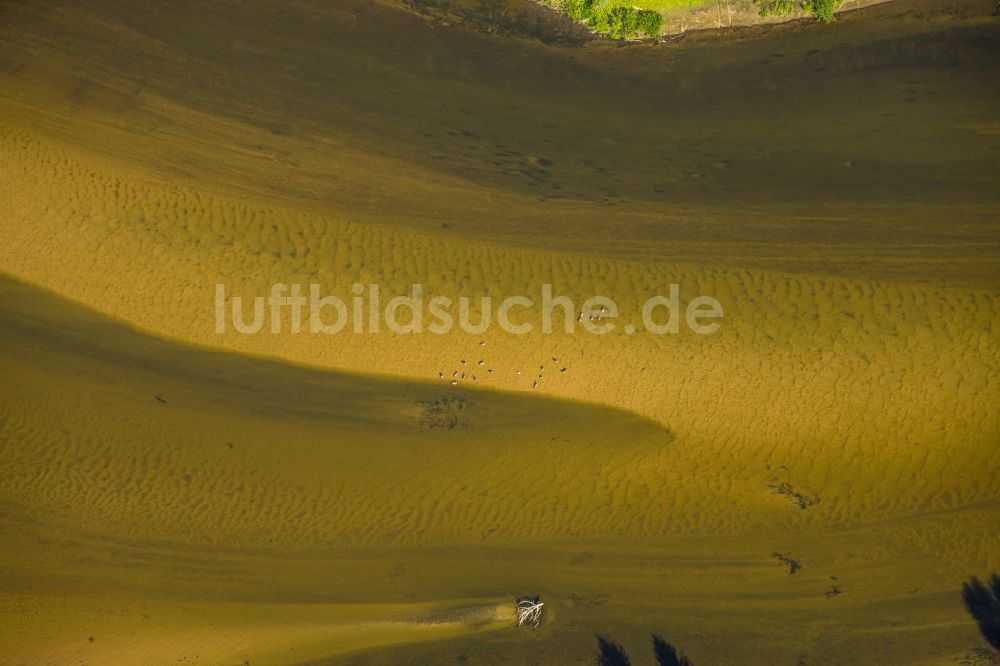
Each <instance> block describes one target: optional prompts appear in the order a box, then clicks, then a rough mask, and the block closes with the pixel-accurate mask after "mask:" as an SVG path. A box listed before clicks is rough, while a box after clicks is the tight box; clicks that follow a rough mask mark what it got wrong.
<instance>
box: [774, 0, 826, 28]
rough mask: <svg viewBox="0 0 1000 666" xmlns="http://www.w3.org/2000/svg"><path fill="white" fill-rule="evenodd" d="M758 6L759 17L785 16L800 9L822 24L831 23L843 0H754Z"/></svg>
mask: <svg viewBox="0 0 1000 666" xmlns="http://www.w3.org/2000/svg"><path fill="white" fill-rule="evenodd" d="M754 1H755V2H756V3H757V4H758V5H759V6H760V15H761V16H787V15H789V14H791V13H792V12H794V11H795V9H796V8H801V9H802V10H804V11H807V12H809V13H810V14H812V15H813V16H815V17H816V20H817V21H820V22H822V23H833V22H834V21H836V20H837V18H836V17H835V16H834V15H833V12H834V11H836V9H837V7H839V6H840V4H841V2H842V1H843V0H754Z"/></svg>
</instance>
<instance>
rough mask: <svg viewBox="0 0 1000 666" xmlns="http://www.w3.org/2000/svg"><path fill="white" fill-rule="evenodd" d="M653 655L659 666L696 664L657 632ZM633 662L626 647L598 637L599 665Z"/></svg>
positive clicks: (611, 665)
mask: <svg viewBox="0 0 1000 666" xmlns="http://www.w3.org/2000/svg"><path fill="white" fill-rule="evenodd" d="M653 656H654V657H655V658H656V663H657V664H659V666H694V665H693V664H692V663H691V662H690V661H689V660H688V658H687V657H685V656H684V654H683V653H681V652H678V650H677V648H675V647H674V646H673V645H671V644H670V643H668V642H666V641H665V640H663V638H662V637H660V636H657V635H656V634H653ZM631 663H632V662H631V661H630V660H629V658H628V654H626V652H625V648H623V647H622V646H621V645H619V644H618V643H615V642H614V641H613V640H611V639H610V638H604V637H603V636H598V637H597V666H630V664H631Z"/></svg>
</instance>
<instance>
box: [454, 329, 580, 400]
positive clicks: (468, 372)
mask: <svg viewBox="0 0 1000 666" xmlns="http://www.w3.org/2000/svg"><path fill="white" fill-rule="evenodd" d="M479 346H480V347H485V346H486V341H485V340H480V342H479ZM551 358H552V363H554V364H556V368H557V369H558V370H559V373H560V374H563V375H564V374H566V368H565V367H559V365H558V364H559V358H558V357H556V356H552V357H551ZM458 363H459V366H460V367H459V369H457V370H452V371H451V374H450V375H449V374H447V373H446V372H439V373H438V378H439V379H444V380H447V381H448V382H449V383H450V384H451V385H452V386H457V385H458V384H459V383H460V382H466V381H471V382H472V383H473V384H478V383H479V379H480V377H482V378H483V379H485V378H487V377H488V376H489V375H492V374H494V373H493V368H490V367H487V366H486V359H483V358H480V359H479V360H478V361H475V362H472V361H469V360H467V359H464V358H462V359H459V361H458ZM474 371H475V372H474ZM477 372H478V373H479V374H478V375H477V374H476V373H477ZM514 373H515V375H516V376H518V377H522V376H527V377H528V378H530V379H532V384H531V388H533V389H537V388H538V386H539V383H540V382H541V381H542V380H543V379H544V378H545V364H544V363H543V364H540V365H539V366H538V373H537V374H536V373H535V372H534V371H530V372H528V373H527V375H526V374H525V372H523V371H522V370H521V369H517V370H515V371H514Z"/></svg>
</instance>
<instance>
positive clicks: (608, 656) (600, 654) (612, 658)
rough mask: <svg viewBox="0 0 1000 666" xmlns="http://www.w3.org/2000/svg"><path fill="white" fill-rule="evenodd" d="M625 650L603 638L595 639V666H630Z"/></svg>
mask: <svg viewBox="0 0 1000 666" xmlns="http://www.w3.org/2000/svg"><path fill="white" fill-rule="evenodd" d="M631 663H632V662H631V661H629V658H628V655H627V654H625V648H623V647H622V646H621V645H619V644H618V643H615V642H614V641H613V640H611V639H610V638H605V637H604V636H598V637H597V666H630V664H631Z"/></svg>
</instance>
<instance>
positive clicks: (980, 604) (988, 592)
mask: <svg viewBox="0 0 1000 666" xmlns="http://www.w3.org/2000/svg"><path fill="white" fill-rule="evenodd" d="M962 599H963V600H964V601H965V609H966V610H967V611H969V615H971V616H972V618H973V619H974V620H975V621H976V624H977V625H978V626H979V631H980V633H981V634H982V635H983V638H985V639H986V642H988V643H989V644H990V645H992V646H993V647H994V648H995V649H997V650H1000V576H998V575H996V574H993V575H992V576H990V580H989V583H988V584H987V585H984V584H983V583H981V582H979V579H978V578H976V577H975V576H973V577H972V578H970V579H969V581H968V582H967V583H963V584H962Z"/></svg>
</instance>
